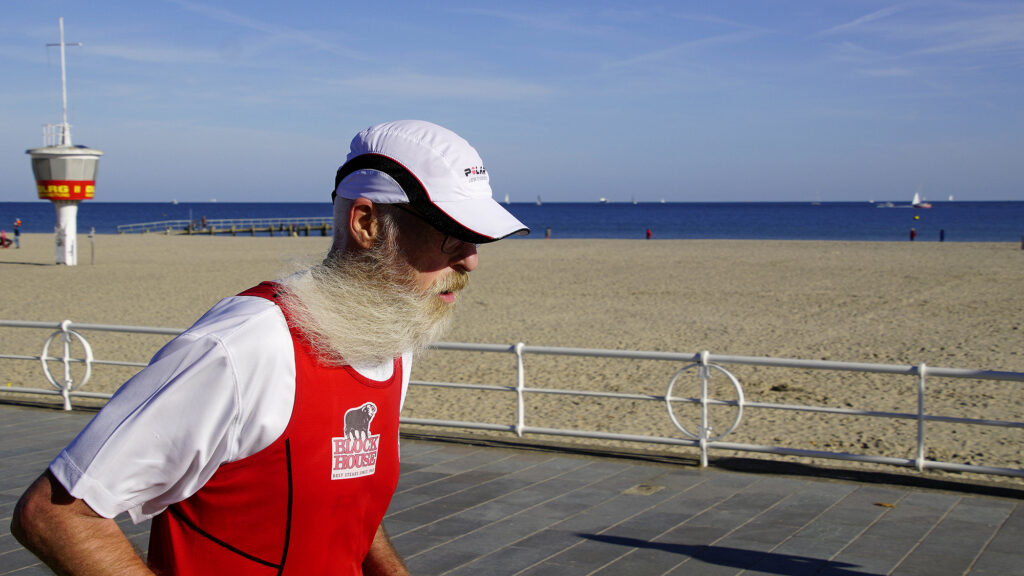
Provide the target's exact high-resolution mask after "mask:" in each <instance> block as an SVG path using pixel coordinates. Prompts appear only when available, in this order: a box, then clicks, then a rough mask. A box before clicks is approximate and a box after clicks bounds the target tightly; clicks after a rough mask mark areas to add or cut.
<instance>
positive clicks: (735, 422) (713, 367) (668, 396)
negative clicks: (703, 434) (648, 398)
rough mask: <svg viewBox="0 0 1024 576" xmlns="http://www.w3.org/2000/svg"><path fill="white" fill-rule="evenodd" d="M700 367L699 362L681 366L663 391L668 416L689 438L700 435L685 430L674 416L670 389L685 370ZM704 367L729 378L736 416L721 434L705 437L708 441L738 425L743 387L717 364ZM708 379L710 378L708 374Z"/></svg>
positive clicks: (724, 434) (697, 437)
mask: <svg viewBox="0 0 1024 576" xmlns="http://www.w3.org/2000/svg"><path fill="white" fill-rule="evenodd" d="M701 367H702V366H701V365H700V364H690V365H688V366H683V367H682V368H680V369H679V370H678V371H677V372H676V373H675V374H673V375H672V380H670V381H669V383H668V390H667V391H666V392H665V405H666V406H667V407H668V417H669V418H671V419H672V423H673V424H675V426H676V428H678V429H679V431H680V432H682V433H683V434H685V435H686V436H688V437H690V438H693V439H694V440H700V435H699V434H694V433H693V432H690V431H689V430H687V429H686V427H685V426H683V425H682V423H680V422H679V419H678V418H676V414H675V412H674V411H673V410H672V399H673V396H672V390H673V388H675V385H676V381H677V380H679V377H680V376H682V375H683V373H684V372H687V371H689V370H690V369H692V368H701ZM706 367H707V369H708V370H717V371H718V372H721V373H722V374H725V376H726V378H728V379H729V382H731V383H732V387H733V389H735V390H736V398H737V399H736V417H735V418H734V419H733V422H732V425H731V426H729V429H728V430H726V431H725V432H722V433H721V434H718V435H717V436H710V437H708V438H707V440H709V441H716V440H720V439H722V438H724V437H726V436H728V435H729V434H731V433H732V432H733V430H736V427H737V426H739V425H740V420H742V419H743V387H742V386H740V382H739V380H737V379H736V377H735V376H733V375H732V373H731V372H729V371H728V370H726V369H725V368H723V367H721V366H719V365H718V364H708V365H707V366H706ZM697 374H698V376H699V375H700V370H698V371H697ZM708 379H709V380H710V374H709V378H708ZM697 402H698V403H700V400H699V399H698V400H697ZM709 429H710V428H709Z"/></svg>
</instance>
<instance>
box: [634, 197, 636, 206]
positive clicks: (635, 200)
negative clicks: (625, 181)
mask: <svg viewBox="0 0 1024 576" xmlns="http://www.w3.org/2000/svg"><path fill="white" fill-rule="evenodd" d="M633 206H636V196H635V195H634V196H633Z"/></svg>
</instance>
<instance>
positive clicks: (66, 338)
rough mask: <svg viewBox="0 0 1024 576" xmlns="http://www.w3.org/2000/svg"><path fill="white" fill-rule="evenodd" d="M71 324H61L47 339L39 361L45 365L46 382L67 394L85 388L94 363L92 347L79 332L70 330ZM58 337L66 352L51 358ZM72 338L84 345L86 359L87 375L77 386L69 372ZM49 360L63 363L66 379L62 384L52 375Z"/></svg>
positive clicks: (64, 378) (62, 379) (84, 375)
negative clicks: (51, 348)
mask: <svg viewBox="0 0 1024 576" xmlns="http://www.w3.org/2000/svg"><path fill="white" fill-rule="evenodd" d="M69 324H70V323H69V322H67V321H65V322H64V323H62V324H61V329H60V330H58V331H56V332H54V333H53V334H50V337H49V338H47V339H46V342H45V343H44V344H43V352H42V353H41V354H40V355H39V361H40V362H41V363H42V365H43V375H44V376H46V380H47V381H48V382H49V383H50V385H52V386H53V387H54V388H56V389H58V390H61V391H62V392H64V393H65V394H67V393H68V392H70V391H71V390H72V389H73V388H81V387H82V386H85V384H86V383H87V382H88V381H89V377H90V376H92V361H93V355H92V346H90V345H89V341H88V340H86V339H85V337H83V336H82V335H81V334H79V333H78V332H75V331H74V330H72V329H70V328H69V327H68V325H69ZM58 336H60V337H61V343H62V344H64V350H63V351H62V353H61V355H60V356H50V345H51V344H53V340H54V339H55V338H57V337H58ZM72 338H75V339H77V340H78V341H79V342H80V343H81V344H82V349H83V350H84V351H85V358H84V359H83V361H84V363H85V374H83V375H82V379H81V381H79V382H78V383H77V384H76V383H75V382H74V381H73V380H72V379H71V376H70V371H69V365H70V362H71V360H72V358H71V353H70V344H71V339H72ZM47 360H57V361H60V362H62V363H63V365H64V377H63V378H61V381H60V382H58V381H57V379H56V378H54V377H53V374H52V373H50V365H49V364H47Z"/></svg>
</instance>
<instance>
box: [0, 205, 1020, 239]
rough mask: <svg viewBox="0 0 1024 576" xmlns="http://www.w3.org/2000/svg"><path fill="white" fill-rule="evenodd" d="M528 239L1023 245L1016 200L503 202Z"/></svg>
mask: <svg viewBox="0 0 1024 576" xmlns="http://www.w3.org/2000/svg"><path fill="white" fill-rule="evenodd" d="M506 207H507V208H508V210H509V211H510V212H512V213H513V214H515V216H516V217H517V218H519V219H520V220H521V221H522V222H524V223H525V224H526V225H527V226H529V227H530V228H531V230H532V233H531V234H530V235H529V236H528V237H526V238H527V239H536V238H544V237H545V236H546V235H550V237H551V238H626V239H628V238H632V239H645V238H647V234H648V231H650V237H651V238H652V239H655V240H657V239H744V240H842V241H883V242H899V241H907V240H909V237H910V231H911V229H914V231H915V232H916V234H915V236H916V241H918V242H938V241H940V238H941V239H942V240H943V241H946V242H1024V202H1022V201H1013V202H961V201H952V202H933V203H932V208H930V209H921V208H914V207H912V206H911V205H910V204H909V203H908V202H906V201H903V202H882V201H876V202H821V203H817V202H814V203H812V202H666V203H645V202H640V203H637V204H633V203H629V202H626V203H614V202H610V203H597V202H592V203H569V202H545V203H543V204H537V203H515V202H513V203H511V204H507V205H506ZM330 216H331V205H330V204H328V203H302V202H294V203H262V202H243V203H234V202H181V203H176V204H175V203H169V202H168V203H154V202H102V201H86V202H82V203H81V204H80V205H79V208H78V232H79V234H87V233H90V232H95V233H96V234H116V233H117V232H118V231H117V227H118V225H121V224H136V223H143V222H157V221H162V220H185V219H190V220H194V221H197V222H198V221H200V220H201V219H202V218H207V219H219V218H279V217H300V218H301V217H330ZM15 218H19V219H21V221H22V227H21V230H22V231H23V232H43V233H47V232H53V228H54V225H55V223H56V215H55V211H54V209H53V206H52V205H51V204H50V203H49V202H46V201H34V202H0V229H6V230H7V233H8V234H10V232H11V225H12V223H13V222H14V220H15Z"/></svg>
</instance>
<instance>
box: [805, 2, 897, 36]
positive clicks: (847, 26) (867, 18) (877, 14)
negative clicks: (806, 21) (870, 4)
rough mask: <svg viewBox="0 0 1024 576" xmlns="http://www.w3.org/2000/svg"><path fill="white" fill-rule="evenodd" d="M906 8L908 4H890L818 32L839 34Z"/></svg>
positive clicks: (820, 33) (824, 34)
mask: <svg viewBox="0 0 1024 576" xmlns="http://www.w3.org/2000/svg"><path fill="white" fill-rule="evenodd" d="M905 8H906V6H904V5H900V4H897V5H895V6H889V7H888V8H882V9H881V10H876V11H874V12H872V13H870V14H867V15H864V16H861V17H860V18H856V19H854V20H852V21H850V22H846V23H844V24H839V25H838V26H833V27H831V28H829V29H827V30H822V31H820V32H818V34H819V35H823V36H826V35H830V34H837V33H839V32H845V31H848V30H851V29H854V28H859V27H861V26H863V25H864V24H868V23H870V22H875V21H876V20H882V19H885V18H888V17H890V16H892V15H894V14H897V13H898V12H900V11H902V10H904V9H905Z"/></svg>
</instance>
